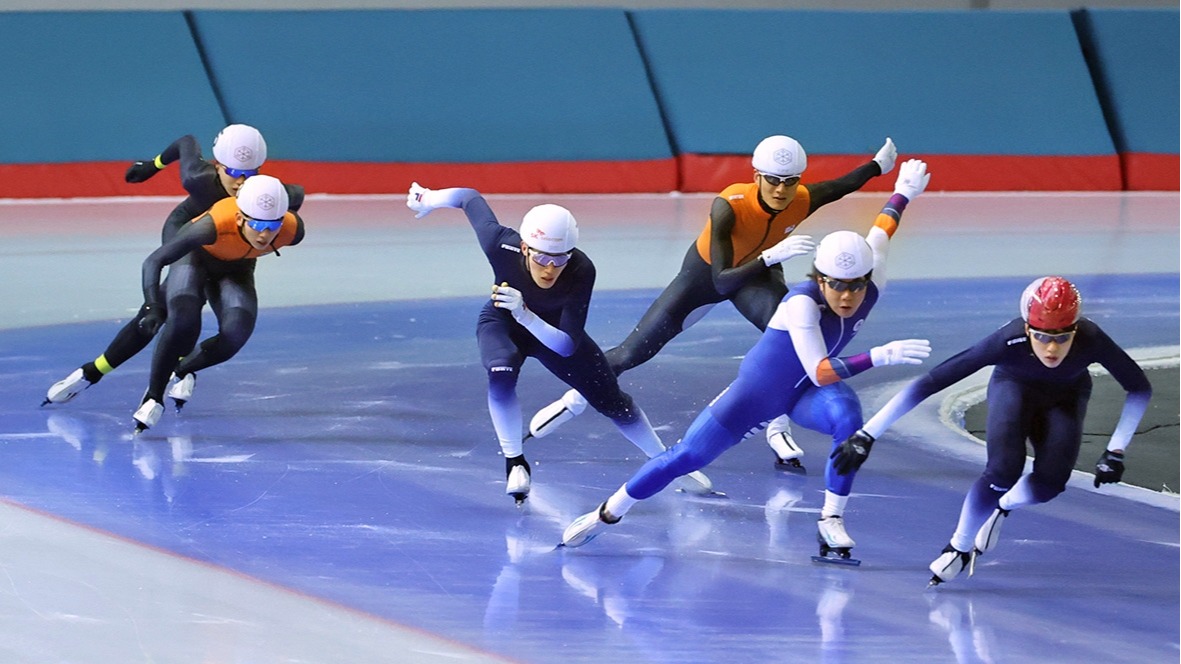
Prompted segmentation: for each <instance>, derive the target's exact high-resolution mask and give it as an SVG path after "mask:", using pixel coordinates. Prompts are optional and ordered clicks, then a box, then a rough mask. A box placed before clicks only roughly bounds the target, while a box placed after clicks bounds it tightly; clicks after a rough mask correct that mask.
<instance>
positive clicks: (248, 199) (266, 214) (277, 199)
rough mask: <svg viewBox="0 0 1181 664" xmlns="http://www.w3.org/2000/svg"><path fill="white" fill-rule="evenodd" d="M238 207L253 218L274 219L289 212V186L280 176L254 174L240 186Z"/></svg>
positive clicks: (280, 217)
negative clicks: (285, 185)
mask: <svg viewBox="0 0 1181 664" xmlns="http://www.w3.org/2000/svg"><path fill="white" fill-rule="evenodd" d="M237 200H238V209H239V210H241V211H242V213H243V214H245V215H246V216H248V217H250V218H251V219H258V220H259V221H274V220H276V219H282V218H283V215H284V214H286V213H287V205H288V203H289V201H288V198H287V188H286V187H284V186H283V183H282V182H279V178H273V177H271V176H269V175H253V176H251V177H248V178H246V181H245V182H243V183H242V186H241V187H239V188H238V198H237Z"/></svg>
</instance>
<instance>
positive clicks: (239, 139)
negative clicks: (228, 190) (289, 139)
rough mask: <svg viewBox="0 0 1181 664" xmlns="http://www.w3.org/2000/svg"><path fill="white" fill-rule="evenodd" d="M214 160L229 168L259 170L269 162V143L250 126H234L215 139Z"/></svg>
mask: <svg viewBox="0 0 1181 664" xmlns="http://www.w3.org/2000/svg"><path fill="white" fill-rule="evenodd" d="M213 158H214V159H216V160H217V163H219V164H221V165H222V166H225V167H227V168H233V169H235V170H239V171H254V170H258V168H259V167H260V166H262V163H263V162H264V161H266V160H267V142H266V141H264V140H262V134H260V133H258V130H257V129H255V128H254V127H251V126H250V125H244V124H232V125H230V126H228V127H226V128H225V129H222V130H221V131H220V132H218V133H217V136H216V137H215V138H214V139H213Z"/></svg>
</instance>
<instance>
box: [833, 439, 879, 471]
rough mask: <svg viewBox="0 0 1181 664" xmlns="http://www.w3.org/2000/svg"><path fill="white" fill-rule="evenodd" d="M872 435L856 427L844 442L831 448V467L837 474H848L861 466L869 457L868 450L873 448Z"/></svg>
mask: <svg viewBox="0 0 1181 664" xmlns="http://www.w3.org/2000/svg"><path fill="white" fill-rule="evenodd" d="M873 441H874V437H873V436H871V435H869V434H867V433H865V432H864V431H862V430H861V429H858V430H857V432H856V433H854V434H853V435H852V436H849V437H848V438H847V439H846V440H845V442H843V443H841V444H840V445H838V446H837V448H836V449H835V450H833V452H832V455H830V456H831V458H832V467H833V470H835V471H837V474H838V475H848V474H849V473H851V472H853V471H855V470H857V469H858V468H860V467H861V464H863V463H865V460H866V459H868V458H869V450H870V449H872V448H873Z"/></svg>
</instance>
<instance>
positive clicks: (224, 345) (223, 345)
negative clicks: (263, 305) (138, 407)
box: [147, 252, 258, 401]
mask: <svg viewBox="0 0 1181 664" xmlns="http://www.w3.org/2000/svg"><path fill="white" fill-rule="evenodd" d="M164 291H165V300H166V302H167V304H166V308H167V311H168V318H167V320H166V321H165V323H164V327H163V328H162V329H161V332H160V339H159V341H157V342H156V350H155V353H154V355H153V356H152V371H151V376H150V378H149V383H148V392H147V396H148V397H151V398H153V399H155V400H157V401H162V400H163V396H164V388H165V387H166V386H167V385H168V379H169V377H170V376H171V375H172V374H173V373H176V374H177V375H179V376H184V375H186V374H190V373H194V372H197V371H200V370H202V369H205V368H207V367H211V366H214V365H216V364H221V363H222V362H225V361H226V360H228V359H230V358H231V357H233V356H234V355H235V354H237V352H238V351H239V350H241V349H242V347H243V346H245V345H246V342H247V340H249V339H250V335H251V334H253V333H254V324H255V321H256V320H257V319H258V293H257V291H256V290H255V287H254V261H235V262H224V261H216V260H213V259H209V258H205V257H203V256H201V255H200V254H199V253H197V252H193V253H192V254H189V255H188V256H186V257H184V258H182V259H181V260H179V261H177V262H176V263H173V264H172V266H171V267H169V270H168V278H167V279H166V280H165V289H164ZM206 301H208V302H209V306H210V308H211V309H213V315H214V316H216V317H217V328H218V333H217V334H216V335H214V336H212V337H209V338H207V339H205V340H204V341H202V342H201V344H200V346H199V347H197V348H196V350H195V352H190V351H193V349H194V347H195V346H197V339H198V338H199V337H200V335H201V308H202V307H203V306H204V305H205V302H206Z"/></svg>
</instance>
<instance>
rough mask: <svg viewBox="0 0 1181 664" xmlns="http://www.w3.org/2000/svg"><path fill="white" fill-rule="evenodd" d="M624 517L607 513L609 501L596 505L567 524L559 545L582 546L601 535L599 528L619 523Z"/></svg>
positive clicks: (568, 546)
mask: <svg viewBox="0 0 1181 664" xmlns="http://www.w3.org/2000/svg"><path fill="white" fill-rule="evenodd" d="M622 518H623V517H620V516H616V517H613V516H611V515H610V514H608V513H607V503H603V504H602V505H599V506H598V507H596V508H595V509H594V510H593V511H590V512H587V513H586V514H583V515H582V516H580V517H578V518H577V519H575V520H574V521H573V522H571V523H570V525H569V526H566V530H565V531H563V532H562V543H561V544H559V545H558V546H564V547H566V548H569V549H573V548H575V547H579V546H582V545H583V544H586V543H587V542H589V541H591V540H593V539H594V538H596V537H598V536H599V530H600V529H602V527H603V526H610V525H612V524H616V523H619V521H620V519H622Z"/></svg>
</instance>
